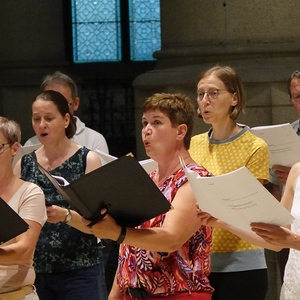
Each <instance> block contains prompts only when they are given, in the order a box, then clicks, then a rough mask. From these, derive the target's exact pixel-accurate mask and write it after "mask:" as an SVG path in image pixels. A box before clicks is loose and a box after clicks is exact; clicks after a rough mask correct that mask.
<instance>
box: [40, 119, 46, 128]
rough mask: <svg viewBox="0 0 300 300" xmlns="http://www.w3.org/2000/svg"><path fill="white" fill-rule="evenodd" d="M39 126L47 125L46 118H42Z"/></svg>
mask: <svg viewBox="0 0 300 300" xmlns="http://www.w3.org/2000/svg"><path fill="white" fill-rule="evenodd" d="M39 126H40V127H45V126H46V122H45V120H44V119H41V121H40V124H39Z"/></svg>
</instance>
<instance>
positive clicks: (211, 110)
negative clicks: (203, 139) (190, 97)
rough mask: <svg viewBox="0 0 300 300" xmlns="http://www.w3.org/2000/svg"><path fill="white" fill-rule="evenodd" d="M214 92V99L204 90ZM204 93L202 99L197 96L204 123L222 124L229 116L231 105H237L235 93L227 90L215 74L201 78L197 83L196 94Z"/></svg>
mask: <svg viewBox="0 0 300 300" xmlns="http://www.w3.org/2000/svg"><path fill="white" fill-rule="evenodd" d="M208 91H210V92H215V93H217V97H216V98H215V99H214V98H212V97H210V96H208V95H207V93H206V92H208ZM201 93H205V96H204V98H203V99H201V100H200V99H199V96H198V97H197V103H198V107H199V110H200V113H201V116H202V118H203V121H204V122H205V123H206V124H212V125H216V124H222V123H223V122H225V121H226V120H228V119H229V118H230V116H229V115H230V112H231V111H232V107H234V106H236V105H237V98H236V97H235V94H233V93H231V92H229V91H228V90H227V88H226V86H225V84H224V82H223V81H222V80H221V79H219V78H218V77H217V76H215V75H213V74H212V75H210V76H208V77H204V78H202V79H201V80H200V81H199V82H198V85H197V94H198V95H199V94H201Z"/></svg>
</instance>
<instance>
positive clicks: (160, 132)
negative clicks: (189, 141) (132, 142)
mask: <svg viewBox="0 0 300 300" xmlns="http://www.w3.org/2000/svg"><path fill="white" fill-rule="evenodd" d="M142 126H143V128H142V140H143V143H144V147H145V150H146V154H147V155H148V156H149V157H151V158H152V159H154V160H156V159H157V158H159V157H164V156H169V155H170V154H171V153H172V152H174V151H176V150H177V149H179V148H180V147H181V146H182V145H183V138H184V136H185V133H186V125H184V124H181V125H176V126H173V125H172V123H171V121H170V119H169V117H168V116H167V115H166V114H164V113H163V112H161V111H160V110H158V109H156V110H150V111H147V112H145V113H144V114H143V116H142Z"/></svg>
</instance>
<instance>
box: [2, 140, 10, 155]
mask: <svg viewBox="0 0 300 300" xmlns="http://www.w3.org/2000/svg"><path fill="white" fill-rule="evenodd" d="M9 144H10V143H5V144H2V143H0V154H2V153H3V152H4V146H5V145H9Z"/></svg>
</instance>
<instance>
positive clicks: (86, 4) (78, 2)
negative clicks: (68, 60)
mask: <svg viewBox="0 0 300 300" xmlns="http://www.w3.org/2000/svg"><path fill="white" fill-rule="evenodd" d="M120 1H122V0H98V1H97V0H72V1H71V3H72V4H71V5H72V35H73V60H74V62H75V63H84V62H105V61H106V62H109V61H121V60H122V55H121V53H122V42H121V11H120ZM128 5H129V20H128V21H129V34H130V41H129V44H130V59H131V60H133V61H143V60H153V56H152V54H153V52H154V51H156V50H159V49H160V46H161V38H160V37H161V33H160V1H159V0H128ZM122 22H124V20H123V21H122ZM122 26H124V24H123V25H122ZM127 26H128V24H127Z"/></svg>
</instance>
